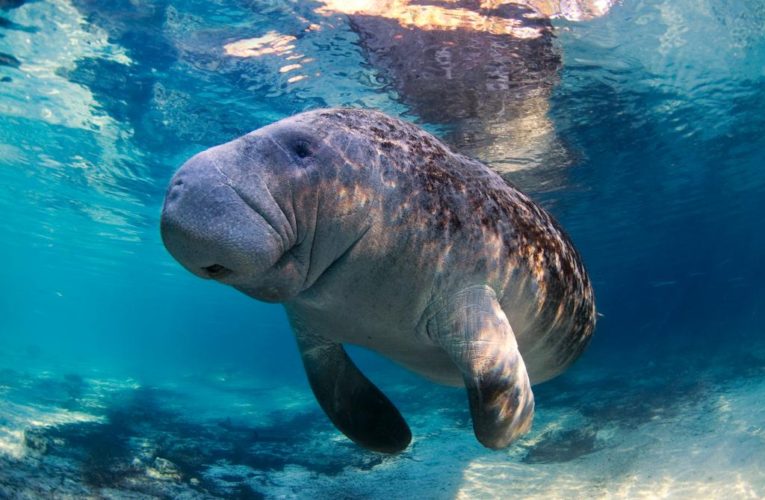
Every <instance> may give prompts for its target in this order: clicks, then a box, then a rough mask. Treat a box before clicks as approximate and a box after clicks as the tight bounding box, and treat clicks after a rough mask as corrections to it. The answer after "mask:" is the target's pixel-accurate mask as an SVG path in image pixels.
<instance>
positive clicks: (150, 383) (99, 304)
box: [0, 0, 765, 498]
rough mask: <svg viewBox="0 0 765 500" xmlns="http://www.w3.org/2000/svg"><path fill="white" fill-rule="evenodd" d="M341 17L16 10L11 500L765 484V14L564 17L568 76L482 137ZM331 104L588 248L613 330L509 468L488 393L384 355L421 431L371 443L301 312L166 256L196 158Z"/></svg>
mask: <svg viewBox="0 0 765 500" xmlns="http://www.w3.org/2000/svg"><path fill="white" fill-rule="evenodd" d="M435 3H438V2H434V4H435ZM16 4H21V5H16ZM317 7H318V4H315V3H312V2H306V3H295V2H288V1H269V2H258V1H246V2H245V1H241V2H233V1H232V2H223V1H220V2H208V1H205V2H202V1H187V2H173V1H163V0H156V1H143V0H141V1H135V2H129V1H127V0H125V1H116V2H97V1H87V0H76V1H71V2H70V1H65V0H55V1H31V2H27V3H24V2H10V3H9V2H0V8H1V9H2V10H0V17H2V19H3V22H2V23H0V185H2V186H3V188H2V189H1V190H0V213H2V214H3V217H2V218H0V243H2V244H1V245H0V258H1V259H2V262H3V263H4V265H3V266H2V268H0V283H2V285H3V290H2V293H0V398H2V399H0V405H2V406H1V407H0V408H1V409H0V496H10V497H27V498H28V497H35V496H38V497H39V496H49V495H50V494H51V492H55V493H57V494H59V495H66V494H69V495H99V494H100V495H104V496H107V497H109V496H111V497H115V498H119V497H120V496H124V495H127V494H128V493H133V494H136V495H145V496H146V497H147V498H151V497H160V498H161V497H177V496H180V495H187V496H188V497H189V498H194V497H200V498H202V497H216V496H219V497H220V496H223V497H225V496H229V497H234V496H237V495H238V496H241V497H245V498H246V497H247V495H250V496H251V497H260V496H265V497H267V498H276V497H280V496H286V497H289V498H292V497H325V496H331V495H334V496H339V497H343V498H358V497H369V496H381V495H387V496H391V495H393V496H399V497H400V496H402V495H410V494H411V495H417V496H419V497H423V498H452V497H461V498H474V497H501V496H503V495H517V496H520V497H531V496H545V497H548V498H549V497H550V496H551V495H553V496H561V497H576V496H586V497H599V496H607V495H612V496H624V497H635V496H641V495H644V496H652V495H654V496H658V495H671V496H677V497H694V498H699V497H704V496H706V497H710V496H716V497H719V496H722V495H733V496H734V497H737V498H743V497H748V496H750V497H762V496H765V475H764V473H763V471H762V470H761V469H760V468H759V467H758V466H757V464H758V463H763V462H765V428H764V427H763V422H765V414H764V413H763V408H762V407H761V401H762V396H763V391H765V382H764V378H763V375H765V332H764V331H763V314H764V311H765V294H764V293H763V292H762V290H763V287H762V282H763V280H765V266H764V265H763V264H764V262H763V249H765V235H763V232H762V230H761V227H762V220H761V219H762V216H763V215H764V214H765V170H763V165H765V114H764V113H763V110H764V109H765V3H763V2H761V1H756V0H740V1H735V0H732V1H723V0H703V1H693V2H692V1H690V0H680V1H670V0H666V1H661V0H655V1H629V0H624V1H623V2H621V3H619V4H617V5H615V6H613V8H612V9H611V10H610V11H609V12H608V13H607V14H605V15H604V16H602V17H599V18H596V19H592V20H583V21H574V20H567V19H556V20H554V21H553V25H554V31H553V33H554V37H550V39H549V47H548V46H547V45H545V46H544V47H543V48H542V49H540V50H542V51H543V52H544V53H545V54H552V55H550V56H549V57H550V61H551V62H549V64H547V65H546V66H544V67H543V68H542V69H541V70H540V73H539V74H537V73H534V81H542V82H543V83H544V85H540V86H539V87H534V88H532V89H531V90H528V89H526V88H525V87H524V91H523V92H520V91H518V93H517V95H515V94H514V95H515V97H514V98H513V99H515V100H514V101H512V102H511V104H512V106H517V109H520V110H521V111H520V112H518V113H514V112H513V111H510V112H509V114H506V115H503V114H496V115H487V114H485V113H484V114H481V113H483V111H482V112H481V113H478V116H477V119H476V120H474V121H473V122H470V123H467V122H466V123H467V125H466V124H465V123H463V122H457V121H456V120H457V119H456V118H455V121H454V122H450V121H448V119H449V117H448V116H447V117H446V118H443V117H442V116H441V115H439V114H437V113H434V114H428V111H429V110H430V111H432V107H433V104H432V103H430V104H429V102H428V101H427V99H424V98H423V95H425V94H424V93H422V92H420V91H419V89H414V90H413V89H412V87H411V86H407V85H405V82H406V79H405V78H404V76H402V75H401V74H400V73H399V74H397V73H396V67H395V65H392V64H391V63H390V62H387V63H386V61H385V60H382V59H379V58H378V59H376V58H375V55H374V52H373V51H371V50H370V48H369V45H365V43H368V42H364V40H366V38H365V36H368V35H369V29H370V28H369V25H367V24H365V23H364V19H362V18H359V17H358V16H357V17H355V18H354V16H353V15H352V16H350V17H348V16H346V15H344V14H342V13H333V14H329V15H321V14H318V13H316V11H315V10H316V8H317ZM372 26H374V25H372ZM413 29H418V28H413ZM365 30H366V31H365ZM268 36H270V37H271V38H269V39H268V40H271V41H263V38H262V37H268ZM467 36H472V35H470V34H468V35H467ZM476 36H477V35H476ZM279 37H282V38H281V40H282V42H283V44H282V45H281V46H280V45H279V42H278V41H276V42H275V41H274V40H279ZM283 37H294V38H283ZM251 39H259V40H261V41H260V42H255V45H253V43H251V44H250V45H249V46H250V47H251V48H250V51H249V53H248V54H245V55H247V57H242V56H241V54H240V55H233V54H232V53H231V51H230V50H229V52H228V53H227V51H226V48H225V47H227V46H230V44H232V43H234V42H237V41H241V40H251ZM257 44H260V45H257ZM253 46H256V47H260V48H262V47H270V48H272V49H273V48H275V47H276V48H279V47H291V48H289V49H283V50H282V49H280V50H274V51H272V52H270V53H262V54H254V52H256V50H255V49H252V47H253ZM513 50H515V49H513ZM545 51H549V52H545ZM411 57H416V53H415V52H414V51H412V52H411ZM386 64H388V66H386ZM291 65H299V67H297V68H291V67H290V66H291ZM455 68H456V69H459V66H455ZM456 69H455V70H456ZM436 76H437V75H436ZM522 76H523V75H522ZM519 80H522V78H519ZM446 87H450V86H449V85H446V86H445V88H444V92H448V89H447V88H446ZM451 88H455V86H451ZM519 88H520V87H519ZM463 94H464V92H463ZM479 97H480V96H479ZM449 99H451V100H454V99H459V96H457V97H450V98H449ZM490 102H491V101H490ZM530 103H531V104H530ZM327 106H350V107H369V108H376V109H381V110H383V111H385V112H387V113H389V114H391V115H395V116H400V117H403V118H405V119H408V120H411V121H415V122H418V123H419V124H420V125H422V126H424V127H425V128H427V129H428V130H430V131H432V132H434V133H436V134H438V135H440V136H442V137H443V138H444V139H445V140H447V141H450V142H452V143H453V144H455V146H457V147H460V148H463V149H465V150H468V151H469V152H471V153H472V154H476V155H478V156H482V155H485V159H486V160H487V161H490V162H491V163H492V164H493V165H495V167H496V168H497V169H498V170H500V171H502V172H503V175H505V176H506V177H507V178H508V179H510V180H512V181H514V182H517V183H518V184H519V185H521V187H523V189H524V190H526V191H527V192H528V193H529V194H531V195H532V196H533V197H534V198H535V199H536V200H538V201H539V202H541V203H542V204H543V205H544V206H545V207H546V208H548V209H549V210H550V211H551V212H552V213H553V214H554V215H555V216H556V218H557V219H558V220H559V221H560V222H561V223H562V225H563V226H564V227H565V228H566V229H567V231H568V232H569V234H570V235H571V237H572V239H573V240H574V242H575V243H576V245H577V247H578V248H579V250H580V252H581V253H582V256H583V258H584V261H585V263H586V264H587V267H588V269H589V272H590V275H591V278H592V280H593V284H594V287H595V292H596V296H597V299H598V309H599V311H600V313H601V314H602V317H601V318H600V320H599V324H598V328H597V331H596V334H595V337H594V340H593V342H592V344H591V346H590V348H589V350H588V351H587V353H586V354H585V356H584V357H583V358H582V359H581V360H580V361H579V362H577V364H576V365H575V366H574V368H573V369H572V370H570V371H569V372H567V373H566V374H565V375H563V376H562V377H560V378H559V379H556V380H554V381H552V382H550V383H547V384H543V385H541V386H539V387H537V388H535V393H536V395H537V396H536V401H537V416H536V420H535V424H534V429H533V430H532V432H531V433H530V434H529V435H528V436H527V437H526V438H524V439H523V440H521V442H520V443H519V444H517V445H515V446H513V447H511V449H510V450H508V451H505V452H500V453H492V452H489V451H487V450H484V449H483V448H481V447H480V446H479V445H478V444H477V443H476V442H475V440H474V438H473V436H472V432H471V429H470V424H469V414H468V409H467V404H466V401H465V400H464V395H463V394H462V392H461V391H459V390H453V389H448V388H440V387H437V386H435V385H432V384H430V383H428V382H426V381H422V380H420V379H419V378H417V377H415V376H413V375H410V374H408V373H406V372H404V371H403V370H401V369H399V368H397V367H395V366H393V365H392V364H390V363H389V362H387V361H385V360H382V359H380V358H378V357H376V356H374V355H372V354H369V353H366V352H361V351H360V350H354V351H353V354H354V356H355V357H356V358H357V359H358V360H359V364H360V365H362V366H363V367H364V369H365V371H366V372H367V373H369V374H370V377H371V378H372V379H373V380H374V381H376V382H377V383H378V385H379V386H380V387H381V388H382V389H383V390H384V391H385V392H386V393H388V394H389V395H390V396H391V398H392V399H393V400H394V401H395V402H396V404H397V405H398V406H399V407H400V408H401V410H402V413H403V414H404V415H405V416H406V417H407V419H408V420H409V422H410V425H411V426H412V430H413V433H414V435H415V442H414V444H413V446H412V447H411V448H410V449H409V450H407V451H406V452H405V453H403V454H402V455H400V456H397V457H392V458H391V457H382V456H379V455H375V454H373V453H368V452H364V451H362V450H360V449H358V448H356V447H355V446H354V445H352V444H351V443H350V442H349V441H347V440H346V439H345V438H343V437H342V436H341V435H340V434H339V433H337V432H336V431H335V430H334V429H333V428H332V427H331V426H330V424H329V423H328V422H327V421H326V419H325V417H324V416H323V415H322V414H321V413H320V410H319V408H318V406H317V405H316V403H315V402H314V401H313V398H312V396H311V394H310V391H309V389H308V387H307V384H306V383H305V381H304V375H303V370H302V366H301V364H300V360H299V356H298V354H297V350H296V349H295V346H294V340H293V338H292V334H291V332H290V330H289V326H288V325H287V322H286V318H285V316H284V314H283V312H282V310H281V308H280V307H279V306H274V305H266V304H261V303H257V302H255V301H252V300H250V299H248V298H246V297H244V296H243V295H241V294H238V293H237V292H235V291H233V290H230V289H227V288H225V287H222V286H219V285H216V284H213V283H210V282H203V281H201V280H198V279H196V278H195V277H193V276H191V275H190V274H189V273H187V272H186V271H184V270H183V269H182V268H181V267H180V266H179V265H178V264H177V263H175V262H174V261H173V260H172V258H171V257H170V256H169V255H168V254H167V252H166V251H165V250H164V248H163V246H162V243H161V241H160V238H159V229H158V220H159V213H160V210H161V206H162V201H163V196H164V190H165V187H166V185H167V182H168V181H169V179H170V177H171V176H172V174H173V172H174V171H175V170H176V169H177V168H178V167H179V166H180V165H181V163H183V161H184V160H185V159H187V158H188V157H190V156H191V155H193V154H194V153H196V152H198V151H201V150H203V149H205V148H207V147H210V146H213V145H216V144H219V143H222V142H225V141H228V140H230V139H232V138H235V137H237V136H239V135H241V134H244V133H246V132H249V131H251V130H253V129H255V128H258V127H261V126H263V125H266V124H268V123H271V122H272V121H275V120H277V119H280V118H283V117H286V116H290V115H292V114H294V113H297V112H300V111H304V110H308V109H314V108H317V107H327ZM428 106H430V108H428ZM495 107H496V106H495ZM513 109H515V108H513ZM428 119H430V121H427V120H428ZM508 124H510V126H508ZM529 124H530V125H529ZM465 130H467V132H465ZM535 131H537V132H538V131H542V132H539V133H538V134H536V133H534V132H535ZM466 137H467V138H466ZM471 137H472V139H471ZM487 138H491V140H489V139H487ZM521 146H522V147H521Z"/></svg>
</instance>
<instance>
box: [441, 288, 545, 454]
mask: <svg viewBox="0 0 765 500" xmlns="http://www.w3.org/2000/svg"><path fill="white" fill-rule="evenodd" d="M437 308H438V311H437V312H435V314H434V315H433V317H432V318H431V319H430V321H429V323H428V335H429V336H430V337H431V338H432V339H434V340H435V341H436V342H437V343H438V344H439V345H441V346H442V347H443V348H444V349H445V350H446V352H447V353H448V354H449V357H450V358H451V359H452V361H454V363H455V364H456V365H457V367H458V368H459V369H460V371H461V372H462V376H463V379H464V381H465V387H466V388H467V392H468V399H469V401H470V413H471V416H472V418H473V430H474V431H475V435H476V437H477V438H478V441H480V442H481V444H483V445H484V446H486V447H487V448H492V449H499V448H504V447H506V446H507V445H509V444H510V443H511V442H512V441H513V440H515V439H516V438H518V437H519V436H520V435H522V434H524V433H525V432H526V431H528V430H529V428H530V427H531V420H532V418H533V416H534V394H533V393H532V392H531V384H530V382H529V376H528V374H527V373H526V365H525V364H524V362H523V358H522V357H521V353H520V352H519V351H518V343H517V342H516V340H515V335H514V334H513V330H512V328H511V327H510V323H509V322H508V320H507V316H505V313H504V312H503V311H502V308H501V307H500V305H499V302H498V301H497V297H496V295H495V293H494V291H493V290H492V289H490V288H489V287H486V286H474V287H470V288H466V289H464V290H462V291H460V292H458V293H457V294H455V295H453V296H451V297H448V298H447V299H446V300H444V301H441V303H440V304H438V306H437Z"/></svg>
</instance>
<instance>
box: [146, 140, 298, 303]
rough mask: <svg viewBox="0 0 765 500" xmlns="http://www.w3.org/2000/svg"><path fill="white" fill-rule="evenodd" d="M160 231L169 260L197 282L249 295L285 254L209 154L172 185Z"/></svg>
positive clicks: (188, 164)
mask: <svg viewBox="0 0 765 500" xmlns="http://www.w3.org/2000/svg"><path fill="white" fill-rule="evenodd" d="M160 229H161V233H162V241H163V242H164V244H165V247H166V248H167V250H168V251H169V252H170V254H171V255H172V256H173V257H174V258H175V259H176V260H177V261H178V262H180V263H181V264H182V265H183V266H184V267H185V268H186V269H188V270H189V271H191V272H192V273H194V274H195V275H196V276H199V277H201V278H206V279H215V280H218V281H221V282H224V283H226V284H229V285H233V286H244V287H247V288H250V289H253V290H257V288H258V283H259V282H261V281H263V280H264V279H263V275H264V273H266V272H267V271H268V269H269V268H271V267H272V266H273V265H274V263H276V262H277V261H278V260H279V259H280V258H281V256H282V254H283V253H284V249H283V248H282V246H283V242H282V241H281V239H280V238H278V235H277V234H276V232H275V230H274V229H273V228H272V227H271V226H270V225H269V224H268V222H267V221H266V220H265V219H264V218H263V217H262V216H261V215H260V214H258V212H257V211H256V210H255V209H254V208H253V207H251V206H250V205H249V204H248V203H247V202H246V201H245V200H244V199H243V198H242V196H240V194H239V193H238V192H237V190H236V189H234V188H233V187H232V186H231V184H230V180H229V178H228V177H227V176H226V174H225V173H224V172H223V171H221V170H220V168H219V167H218V165H217V164H216V162H215V157H214V155H212V154H210V152H207V153H202V154H200V155H197V156H195V157H194V158H192V159H191V160H189V161H188V162H186V163H185V164H184V165H183V166H182V167H181V168H180V169H179V170H178V172H177V173H176V174H175V176H174V177H173V179H172V180H171V181H170V186H169V188H168V190H167V194H166V197H165V204H164V207H163V209H162V218H161V223H160ZM271 293H272V292H271Z"/></svg>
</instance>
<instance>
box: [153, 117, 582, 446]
mask: <svg viewBox="0 0 765 500" xmlns="http://www.w3.org/2000/svg"><path fill="white" fill-rule="evenodd" d="M162 238H163V240H164V243H165V246H166V247H167V249H168V250H169V251H170V253H171V254H172V255H173V256H174V257H175V258H176V259H177V260H178V261H179V262H180V263H181V264H182V265H183V266H184V267H186V269H188V270H189V271H191V272H192V273H194V274H195V275H197V276H199V277H201V278H206V279H215V280H217V281H219V282H221V283H224V284H227V285H230V286H233V287H235V288H236V289H238V290H240V291H242V292H244V293H245V294H247V295H249V296H251V297H253V298H255V299H258V300H263V301H267V302H281V303H283V304H284V306H285V308H286V310H287V314H288V316H289V319H290V322H291V324H292V327H293V329H294V331H295V334H296V336H297V341H298V346H299V348H300V352H301V356H302V359H303V362H304V365H305V368H306V373H307V375H308V379H309V382H310V384H311V387H312V389H313V391H314V394H315V395H316V398H317V400H318V402H319V404H320V405H321V407H322V408H323V409H324V411H325V412H326V413H327V415H328V416H329V418H330V419H331V420H332V422H333V423H334V424H335V425H336V426H337V427H338V429H340V430H341V431H342V432H343V433H345V434H346V435H347V436H348V437H349V438H350V439H352V440H353V441H355V442H356V443H358V444H360V445H362V446H364V447H366V448H368V449H371V450H375V451H381V452H387V453H395V452H398V451H401V450H403V449H404V448H406V446H407V445H408V444H409V441H410V440H411V433H410V431H409V428H408V427H407V425H406V423H405V422H404V420H403V418H402V417H401V415H400V414H399V412H398V411H397V410H396V408H395V407H394V406H393V405H392V404H391V402H390V401H389V400H388V399H387V398H386V397H385V396H384V395H383V394H382V393H381V392H380V391H379V390H378V389H377V388H376V387H375V386H374V385H373V384H372V383H371V382H370V381H369V380H367V379H366V377H364V375H362V374H361V373H360V372H359V370H358V369H357V368H356V366H355V365H354V364H353V362H352V361H351V360H350V358H349V357H348V356H347V355H346V353H345V351H344V349H343V347H342V344H344V343H351V344H356V345H360V346H364V347H367V348H369V349H372V350H375V351H377V352H379V353H381V354H383V355H384V356H387V357H389V358H391V359H393V360H395V361H396V362H398V363H400V364H401V365H403V366H405V367H407V368H409V369H411V370H413V371H415V372H417V373H420V374H422V375H424V376H425V377H427V378H429V379H431V380H434V381H436V382H440V383H444V384H450V385H464V386H465V387H466V388H467V393H468V400H469V405H470V411H471V415H472V418H473V427H474V430H475V434H476V437H477V438H478V440H479V441H480V442H481V443H482V444H484V445H485V446H487V447H489V448H494V449H497V448H503V447H505V446H507V445H508V444H509V443H510V442H512V441H513V440H514V439H515V438H516V437H518V436H519V435H521V434H522V433H524V432H525V431H526V430H528V428H529V427H530V424H531V420H532V417H533V412H534V397H533V394H532V392H531V387H530V384H531V383H536V382H542V381H544V380H547V379H549V378H551V377H554V376H556V375H557V374H559V373H561V372H562V371H563V370H564V369H566V367H567V366H568V365H569V364H571V363H572V362H573V361H574V359H576V358H577V356H579V354H580V353H581V352H582V350H583V349H584V347H585V346H586V344H587V341H588V339H589V338H590V335H591V333H592V330H593V327H594V322H595V308H594V302H593V295H592V289H591V287H590V283H589V280H588V278H587V275H586V273H585V270H584V267H583V266H582V263H581V261H580V259H579V256H578V255H577V252H576V250H575V249H574V248H573V246H572V244H571V242H570V241H569V239H568V237H567V236H566V235H565V234H564V232H563V231H562V230H561V229H560V227H559V226H558V225H557V223H555V221H553V219H552V218H551V217H550V216H549V215H548V214H547V213H546V212H545V211H544V210H543V209H541V208H540V207H539V206H537V205H536V204H534V203H533V202H532V201H531V200H530V199H529V198H527V197H526V196H525V195H523V194H522V193H520V192H519V191H518V190H516V189H515V188H514V187H513V186H511V185H509V184H507V183H506V181H504V180H502V179H501V178H500V177H499V176H498V175H497V174H495V173H493V172H492V171H491V170H489V169H488V168H487V167H486V166H484V165H483V164H481V163H479V162H477V161H475V160H472V159H469V158H467V157H464V156H461V155H458V154H454V153H452V152H450V151H449V150H448V149H447V148H446V147H445V146H444V145H442V144H441V143H440V142H439V141H438V140H437V139H435V138H434V137H432V136H431V135H429V134H427V133H426V132H424V131H422V130H420V129H418V128H417V127H415V126H414V125H411V124H408V123H405V122H402V121H400V120H396V119H393V118H390V117H388V116H386V115H384V114H381V113H378V112H373V111H363V110H335V109H333V110H318V111H312V112H308V113H303V114H300V115H297V116H294V117H291V118H288V119H285V120H282V121H279V122H277V123H274V124H272V125H269V126H267V127H264V128H262V129H259V130H256V131H254V132H252V133H250V134H248V135H246V136H244V137H241V138H239V139H236V140H234V141H232V142H229V143H227V144H223V145H221V146H217V147H214V148H212V149H209V150H207V151H205V152H203V153H200V154H198V155H196V156H195V157H193V158H192V159H190V160H189V161H188V162H187V163H186V164H185V165H183V167H182V168H181V169H180V170H179V171H178V172H177V173H176V175H175V177H174V178H173V180H172V181H171V185H170V187H169V189H168V192H167V198H166V200H165V206H164V209H163V212H162Z"/></svg>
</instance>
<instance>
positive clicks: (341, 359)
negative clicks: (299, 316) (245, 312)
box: [291, 318, 412, 453]
mask: <svg viewBox="0 0 765 500" xmlns="http://www.w3.org/2000/svg"><path fill="white" fill-rule="evenodd" d="M291 319H292V324H293V328H294V330H295V333H296V336H297V341H298V347H299V349H300V356H301V357H302V358H303V365H304V366H305V371H306V374H307V375H308V382H309V384H310V385H311V389H313V393H314V395H315V396H316V400H317V401H318V402H319V405H320V406H321V407H322V409H323V410H324V412H325V413H326V414H327V416H328V417H329V419H330V420H331V421H332V423H333V424H335V427H337V428H338V430H340V432H342V433H343V434H345V435H346V436H348V438H349V439H350V440H351V441H353V442H355V443H356V444H358V445H360V446H363V447H364V448H367V449H369V450H372V451H378V452H381V453H398V452H400V451H402V450H404V449H405V448H406V447H407V446H408V445H409V442H410V441H411V440H412V433H411V431H410V430H409V426H408V425H407V424H406V422H405V421H404V418H403V417H402V416H401V414H400V413H399V411H398V410H397V409H396V407H395V406H393V403H391V402H390V400H389V399H388V398H387V397H385V395H384V394H383V393H382V392H381V391H380V389H378V388H377V387H375V385H374V384H373V383H372V382H370V381H369V379H367V378H366V377H365V376H364V375H363V374H362V373H361V372H360V371H359V369H358V368H357V367H356V365H355V364H354V363H353V361H352V360H351V358H350V357H349V356H348V354H347V353H346V352H345V349H343V346H342V345H341V344H338V343H336V342H331V341H328V340H326V339H324V338H322V337H319V336H316V335H314V334H312V333H310V332H308V331H307V330H306V329H305V328H304V327H301V326H300V325H299V323H298V322H297V321H295V320H294V318H291Z"/></svg>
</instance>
